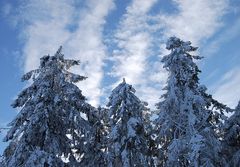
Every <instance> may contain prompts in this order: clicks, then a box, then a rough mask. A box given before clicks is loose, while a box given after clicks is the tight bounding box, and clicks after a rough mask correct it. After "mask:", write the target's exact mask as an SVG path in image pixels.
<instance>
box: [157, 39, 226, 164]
mask: <svg viewBox="0 0 240 167" xmlns="http://www.w3.org/2000/svg"><path fill="white" fill-rule="evenodd" d="M166 48H167V49H168V50H170V51H171V53H170V54H169V55H166V56H164V57H163V59H162V62H163V63H164V68H165V69H166V70H167V71H168V72H169V77H168V81H167V86H166V87H165V88H164V91H166V93H165V94H163V95H162V100H161V101H160V102H159V103H158V104H157V107H158V110H159V114H158V119H156V132H157V133H156V134H157V142H158V144H159V146H160V151H159V155H158V157H159V159H158V160H159V161H158V165H160V166H166V167H168V166H169V167H172V166H175V167H180V166H181V167H182V166H194V167H198V166H208V167H209V166H223V164H224V160H223V159H222V156H221V155H220V151H221V144H220V141H219V138H218V135H217V133H216V131H217V130H216V129H217V128H218V126H219V124H218V123H219V122H220V121H219V120H220V119H221V118H222V117H223V113H222V110H223V109H224V107H225V106H224V105H222V104H221V103H218V102H217V101H216V100H214V99H213V98H212V96H211V95H208V94H207V93H206V87H205V86H201V85H200V84H199V78H198V74H199V72H200V70H199V68H198V66H197V65H196V63H195V62H194V59H196V60H197V59H201V57H199V56H193V55H191V54H190V52H193V51H196V50H197V47H193V46H191V42H184V41H182V40H180V39H179V38H176V37H171V38H169V40H168V42H167V46H166ZM210 107H213V108H214V109H216V111H214V110H212V108H210ZM217 109H220V113H219V112H218V111H217Z"/></svg>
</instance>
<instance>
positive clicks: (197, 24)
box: [159, 0, 228, 44]
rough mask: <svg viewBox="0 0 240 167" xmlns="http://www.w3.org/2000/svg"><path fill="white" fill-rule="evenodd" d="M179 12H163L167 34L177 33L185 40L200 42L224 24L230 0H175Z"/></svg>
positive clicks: (161, 20)
mask: <svg viewBox="0 0 240 167" xmlns="http://www.w3.org/2000/svg"><path fill="white" fill-rule="evenodd" d="M174 4H175V5H176V7H177V9H178V12H177V13H176V14H161V15H160V16H159V18H160V22H161V23H163V24H165V30H164V31H165V35H166V36H167V37H169V36H172V35H175V36H177V37H180V38H182V39H183V40H190V41H192V42H193V43H195V44H199V42H201V41H202V40H204V39H207V38H209V37H211V36H212V35H213V34H214V33H215V32H216V31H217V30H218V28H219V27H221V26H222V22H221V19H222V16H223V15H224V14H225V13H226V11H227V8H228V0H217V1H216V0H198V1H194V2H193V1H192V0H174Z"/></svg>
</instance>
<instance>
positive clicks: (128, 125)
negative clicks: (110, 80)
mask: <svg viewBox="0 0 240 167" xmlns="http://www.w3.org/2000/svg"><path fill="white" fill-rule="evenodd" d="M134 93H135V89H134V88H133V87H132V86H131V85H129V84H127V83H126V82H125V80H123V82H122V83H120V84H119V85H118V86H117V87H116V88H115V89H114V90H113V91H112V94H111V96H110V98H109V99H110V100H109V103H108V106H109V107H110V109H109V118H110V134H109V143H108V151H109V157H110V158H109V164H108V166H114V167H118V166H124V167H130V166H138V167H141V166H148V164H149V162H150V161H149V159H148V158H147V156H146V155H147V151H148V138H147V137H146V131H145V127H144V120H143V110H145V108H146V107H145V106H144V105H143V103H142V102H141V101H140V100H139V99H138V98H137V97H136V96H135V95H134Z"/></svg>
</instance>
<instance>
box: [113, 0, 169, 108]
mask: <svg viewBox="0 0 240 167" xmlns="http://www.w3.org/2000/svg"><path fill="white" fill-rule="evenodd" d="M156 2H157V0H149V1H145V0H133V1H132V2H131V3H130V5H129V6H128V7H127V10H126V13H125V14H124V15H123V17H122V19H121V21H120V24H119V26H118V29H117V30H116V33H115V35H114V37H115V42H116V44H117V49H115V50H114V51H113V59H114V62H115V65H114V67H113V71H112V72H111V74H112V75H113V76H115V77H118V79H119V80H121V79H122V78H126V80H127V82H128V83H130V84H133V85H134V86H135V87H136V89H137V94H138V95H139V97H140V98H141V99H142V100H145V101H148V102H149V104H150V106H151V107H153V105H154V103H156V101H157V99H158V98H159V95H160V91H156V87H157V86H156V85H153V84H152V83H151V80H152V79H155V78H152V77H151V76H152V75H149V72H150V71H151V72H153V73H154V70H153V69H152V66H151V65H150V57H151V54H152V47H153V43H154V42H153V35H152V29H151V26H150V25H149V24H148V19H149V12H150V10H151V8H152V7H153V6H154V4H155V3H156ZM163 75H164V74H163ZM156 76H157V75H156ZM164 76H165V75H164ZM160 80H162V78H161V79H160ZM155 81H156V80H155ZM157 82H159V81H157ZM155 83H156V82H155ZM150 84H152V85H150Z"/></svg>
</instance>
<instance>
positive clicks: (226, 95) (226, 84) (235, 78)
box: [212, 67, 240, 108]
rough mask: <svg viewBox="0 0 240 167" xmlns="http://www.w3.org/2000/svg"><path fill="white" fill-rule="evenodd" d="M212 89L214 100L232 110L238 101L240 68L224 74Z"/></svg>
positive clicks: (239, 96) (239, 94)
mask: <svg viewBox="0 0 240 167" xmlns="http://www.w3.org/2000/svg"><path fill="white" fill-rule="evenodd" d="M212 89H213V92H214V93H213V96H214V97H215V98H217V99H218V100H219V101H220V102H222V103H224V104H227V105H228V106H229V107H232V108H234V107H235V106H236V105H237V103H238V101H239V100H240V68H239V67H236V68H233V69H232V70H230V71H228V72H226V73H225V74H224V75H223V77H222V78H221V79H220V81H219V82H217V83H216V84H214V85H213V86H212Z"/></svg>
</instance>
